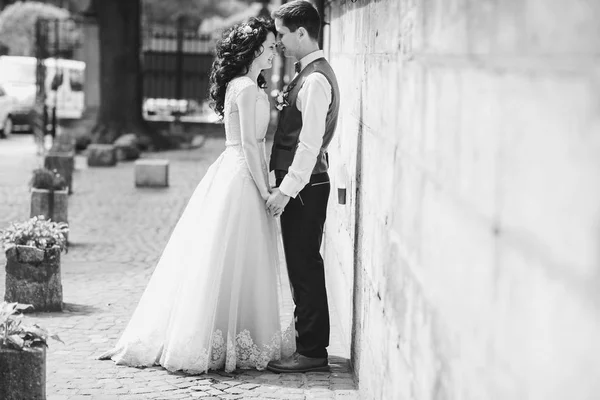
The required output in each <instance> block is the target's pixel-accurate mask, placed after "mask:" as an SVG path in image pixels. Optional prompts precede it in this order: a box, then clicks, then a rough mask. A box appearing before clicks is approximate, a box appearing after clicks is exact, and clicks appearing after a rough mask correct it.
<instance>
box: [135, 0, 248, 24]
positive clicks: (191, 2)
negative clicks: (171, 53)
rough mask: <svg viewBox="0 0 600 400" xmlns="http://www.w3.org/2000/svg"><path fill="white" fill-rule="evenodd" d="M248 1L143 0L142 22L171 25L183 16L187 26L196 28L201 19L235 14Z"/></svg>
mask: <svg viewBox="0 0 600 400" xmlns="http://www.w3.org/2000/svg"><path fill="white" fill-rule="evenodd" d="M250 2H251V0H171V1H164V0H143V1H142V7H143V11H142V16H143V23H144V24H158V25H169V26H172V25H173V24H174V23H175V21H176V20H177V18H178V17H179V16H183V17H184V20H183V21H184V25H185V26H186V27H187V28H191V29H197V28H198V26H199V25H200V23H201V22H202V20H204V19H206V18H209V17H213V16H221V17H226V16H229V15H231V14H235V13H237V12H240V11H242V10H243V9H244V8H246V7H247V6H248V3H250Z"/></svg>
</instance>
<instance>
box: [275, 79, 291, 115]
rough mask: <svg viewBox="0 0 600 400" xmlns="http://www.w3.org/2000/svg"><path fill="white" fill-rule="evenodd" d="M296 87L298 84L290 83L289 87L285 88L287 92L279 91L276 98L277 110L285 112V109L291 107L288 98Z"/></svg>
mask: <svg viewBox="0 0 600 400" xmlns="http://www.w3.org/2000/svg"><path fill="white" fill-rule="evenodd" d="M294 86H296V84H294V83H290V84H289V85H287V87H286V88H285V90H284V91H283V92H282V91H278V92H277V95H276V96H275V101H276V102H275V108H276V109H278V110H279V111H281V110H283V109H284V108H285V107H287V106H289V105H290V103H289V102H288V97H289V96H290V91H291V90H292V89H293V88H294Z"/></svg>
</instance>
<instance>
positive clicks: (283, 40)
mask: <svg viewBox="0 0 600 400" xmlns="http://www.w3.org/2000/svg"><path fill="white" fill-rule="evenodd" d="M275 29H276V30H277V42H278V45H279V49H280V50H281V53H282V54H283V55H284V56H286V57H296V51H297V49H298V39H297V35H296V34H295V32H291V31H290V29H289V28H288V27H287V26H285V25H283V21H282V20H281V19H280V18H275Z"/></svg>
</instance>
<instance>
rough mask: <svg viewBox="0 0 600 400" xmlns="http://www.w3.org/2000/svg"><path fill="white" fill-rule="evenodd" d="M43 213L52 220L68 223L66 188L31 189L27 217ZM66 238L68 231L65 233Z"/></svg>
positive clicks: (67, 195)
mask: <svg viewBox="0 0 600 400" xmlns="http://www.w3.org/2000/svg"><path fill="white" fill-rule="evenodd" d="M38 215H43V216H44V217H46V219H50V220H52V221H54V222H65V223H69V194H68V192H67V190H66V189H65V190H54V191H50V190H46V189H35V188H34V189H31V207H30V210H29V217H30V218H31V217H37V216H38ZM65 236H66V239H67V240H68V239H69V237H68V232H67V234H66V235H65Z"/></svg>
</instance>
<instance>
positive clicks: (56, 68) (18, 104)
mask: <svg viewBox="0 0 600 400" xmlns="http://www.w3.org/2000/svg"><path fill="white" fill-rule="evenodd" d="M44 65H45V67H46V79H45V82H44V83H45V89H46V105H47V106H48V108H49V109H50V110H52V109H53V108H56V117H57V118H59V119H79V118H81V116H82V115H83V111H84V108H85V98H84V91H83V82H84V73H85V63H84V62H83V61H76V60H67V59H61V58H48V59H46V60H44ZM36 66H37V59H36V58H35V57H20V56H0V84H2V86H3V87H4V89H5V90H6V92H7V93H8V95H10V96H12V97H13V98H14V99H15V100H16V101H15V106H14V107H13V111H12V113H11V118H12V122H13V127H14V128H15V129H16V130H17V129H19V128H25V129H27V128H29V115H30V112H31V109H32V108H33V106H34V104H35V96H36V91H37V87H36Z"/></svg>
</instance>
